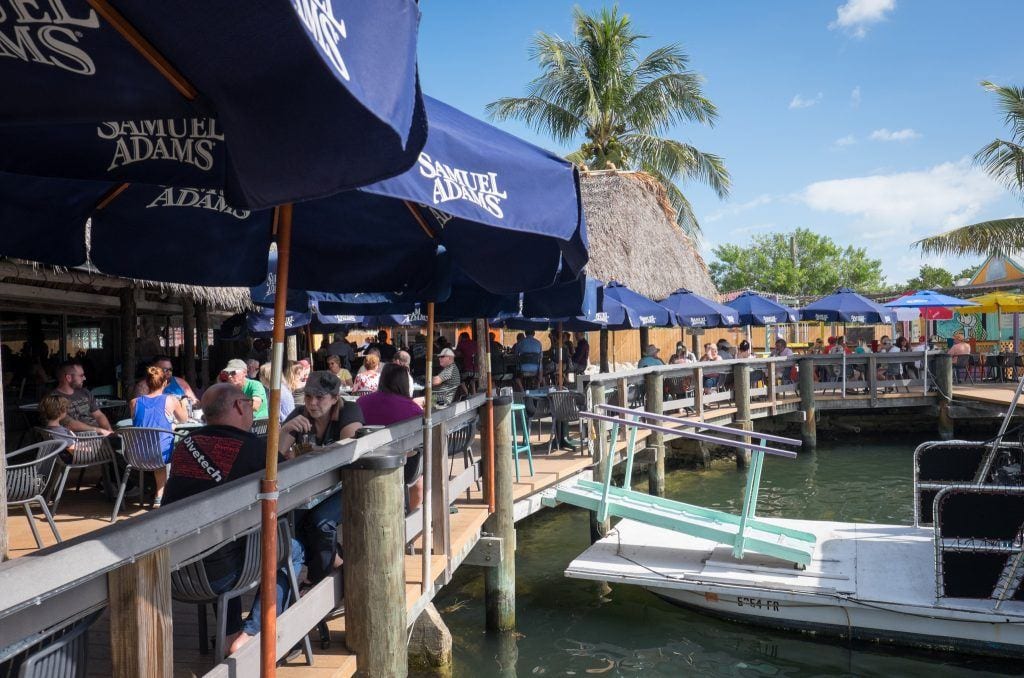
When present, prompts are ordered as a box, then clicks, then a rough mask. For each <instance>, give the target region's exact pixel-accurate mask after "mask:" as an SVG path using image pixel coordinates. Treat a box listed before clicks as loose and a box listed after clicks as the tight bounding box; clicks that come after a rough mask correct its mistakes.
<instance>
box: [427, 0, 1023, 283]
mask: <svg viewBox="0 0 1024 678" xmlns="http://www.w3.org/2000/svg"><path fill="white" fill-rule="evenodd" d="M576 4H579V5H580V6H582V7H583V8H584V9H587V10H590V9H596V8H600V7H602V6H604V5H605V4H607V3H603V2H589V1H588V2H579V3H571V2H557V1H554V0H519V1H518V2H493V1H491V2H489V1H487V0H472V1H464V0H420V6H421V10H422V13H423V19H422V24H421V29H420V50H419V58H420V74H421V79H422V81H423V86H424V89H425V91H427V92H428V93H430V94H431V95H432V96H435V97H438V98H440V99H443V100H445V101H447V102H449V103H451V104H453V105H455V106H457V107H459V108H461V109H462V110H464V111H466V112H468V113H471V114H473V115H477V116H479V117H484V106H485V105H486V104H487V103H488V102H490V101H493V100H494V99H496V98H498V97H501V96H511V95H518V94H522V93H523V91H524V88H525V85H526V83H527V82H528V81H529V80H530V79H532V78H533V77H535V76H536V74H537V69H536V65H535V64H534V63H533V62H532V61H530V60H529V54H528V49H529V45H530V41H531V38H532V37H533V36H534V35H535V34H536V32H537V31H541V30H543V31H547V32H550V33H556V34H559V35H562V36H563V37H569V36H570V35H571V30H572V24H571V17H572V8H573V6H574V5H576ZM619 8H620V10H621V11H623V12H625V13H628V14H629V15H630V16H631V18H632V19H633V22H634V26H635V27H636V29H637V30H638V32H641V33H643V34H646V35H649V36H650V40H648V41H647V48H646V49H651V48H653V47H655V46H659V45H662V44H667V43H672V42H675V43H679V44H681V45H682V46H683V48H684V50H685V51H686V52H688V53H689V54H690V57H691V65H692V68H693V69H694V70H695V71H697V72H699V73H701V74H702V75H703V76H704V77H705V78H706V85H705V93H706V94H707V95H708V96H709V97H710V98H711V99H712V101H714V102H715V104H716V105H717V106H718V108H719V112H720V118H719V121H718V123H717V124H716V125H715V127H713V128H704V127H697V126H693V125H685V126H679V127H676V128H674V129H672V130H671V131H670V133H669V136H672V137H675V138H679V139H682V140H685V141H687V142H689V143H692V144H694V145H695V146H697V147H698V148H700V149H702V150H704V151H707V152H712V153H717V154H719V155H721V156H723V157H724V158H725V160H726V163H727V166H728V168H729V170H730V172H731V173H732V177H733V191H732V195H731V197H730V198H728V199H727V200H725V201H722V200H719V199H718V198H717V197H716V196H715V195H714V194H713V193H712V192H711V191H709V190H707V189H705V188H704V187H702V186H700V185H696V184H692V185H684V186H683V189H684V192H685V193H686V194H687V196H688V197H689V198H690V200H691V202H692V203H693V205H694V209H695V211H696V213H697V216H698V218H699V219H700V221H701V224H702V226H703V229H704V242H703V249H704V252H705V255H706V256H710V250H711V248H712V247H713V246H714V245H716V244H719V243H725V242H732V243H737V244H747V243H748V242H749V240H750V238H751V236H752V235H753V234H756V233H764V232H769V231H776V230H778V231H788V230H792V229H794V228H796V227H807V228H811V229H812V230H815V231H818V232H821V233H826V234H828V235H829V236H831V237H832V238H833V239H835V240H836V241H838V242H840V243H842V244H853V245H856V246H859V247H865V248H867V250H868V252H869V254H870V255H871V256H873V257H876V258H879V259H881V260H882V262H883V264H884V270H885V274H886V277H887V279H888V280H889V281H890V282H900V281H904V280H906V279H907V278H910V277H912V276H913V275H915V274H916V273H917V269H918V267H919V266H920V264H921V263H922V262H927V263H932V264H941V265H945V266H947V267H948V268H950V269H951V270H952V271H953V272H954V273H956V272H958V271H959V270H961V269H962V268H963V267H965V266H967V265H970V264H972V263H976V261H978V260H976V259H969V260H952V259H947V260H942V259H940V258H935V257H929V258H927V259H925V258H923V257H922V256H921V255H920V253H919V252H918V251H917V250H915V249H913V248H912V247H911V243H912V242H913V241H914V240H916V239H918V238H920V237H923V236H926V235H929V234H932V233H936V232H939V231H942V230H945V229H947V228H951V227H954V226H957V225H963V224H966V223H973V222H976V221H981V220H984V219H991V218H997V217H1005V216H1011V215H1017V216H1019V215H1022V214H1024V206H1022V205H1021V203H1020V201H1019V200H1018V199H1017V198H1015V197H1014V196H1013V195H1011V194H1010V193H1009V192H1007V191H1006V190H1005V189H1003V188H1001V187H1000V186H997V185H995V184H994V183H993V182H991V181H990V180H989V179H988V178H987V177H986V176H985V175H984V173H982V172H981V171H980V170H978V169H977V168H974V167H972V166H971V163H970V158H971V156H972V155H973V154H974V152H975V151H976V150H978V149H979V148H981V147H982V146H983V145H985V144H986V143H988V142H989V141H990V140H992V139H993V138H996V137H997V136H1003V137H1005V136H1006V131H1005V128H1004V127H1003V125H1002V117H1001V115H1000V114H999V113H998V112H997V111H996V109H995V106H994V98H993V96H992V95H990V94H988V93H986V92H985V91H984V90H982V89H981V87H980V86H979V85H978V82H979V81H980V80H983V79H988V80H993V81H995V82H997V83H999V84H1012V85H1024V56H1022V54H1024V51H1022V50H1021V49H1020V43H1019V35H1020V31H1019V27H1020V26H1021V25H1022V23H1024V2H1020V1H1019V0H971V1H970V2H952V1H947V0H817V1H816V2H797V1H795V0H776V1H773V2H755V1H753V0H748V1H743V2H739V1H737V2H715V3H711V2H680V1H678V0H675V1H671V2H669V1H666V2H661V1H655V0H631V1H623V2H620V3H619ZM645 51H646V50H645ZM500 124H501V126H502V127H504V128H505V129H508V130H509V131H512V132H514V133H516V134H519V135H520V136H522V137H524V138H526V139H529V140H531V141H533V142H535V143H538V144H540V145H542V146H545V147H548V148H551V149H552V150H555V151H559V152H566V151H567V150H569V149H568V148H559V147H558V146H557V145H556V144H554V143H553V142H552V141H551V140H550V139H548V138H546V137H544V136H543V135H539V134H537V133H534V132H533V131H531V130H529V129H527V128H525V127H523V126H522V125H520V124H518V123H513V122H505V123H500Z"/></svg>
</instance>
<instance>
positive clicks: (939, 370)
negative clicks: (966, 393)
mask: <svg viewBox="0 0 1024 678" xmlns="http://www.w3.org/2000/svg"><path fill="white" fill-rule="evenodd" d="M932 359H933V360H934V361H935V362H934V363H933V364H934V365H935V390H936V391H938V393H937V399H938V401H939V439H941V440H951V439H952V438H953V418H952V417H951V416H950V414H949V404H950V402H951V401H952V400H953V356H951V355H949V354H948V353H938V354H936V355H934V356H932ZM925 369H928V366H927V365H925Z"/></svg>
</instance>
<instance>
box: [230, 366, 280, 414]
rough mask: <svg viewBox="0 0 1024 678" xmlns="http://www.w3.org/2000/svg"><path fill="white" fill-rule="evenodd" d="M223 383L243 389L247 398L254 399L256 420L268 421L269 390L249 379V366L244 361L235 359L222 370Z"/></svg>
mask: <svg viewBox="0 0 1024 678" xmlns="http://www.w3.org/2000/svg"><path fill="white" fill-rule="evenodd" d="M220 374H221V381H226V382H227V383H229V384H234V385H235V386H237V387H238V388H240V389H242V393H244V394H245V397H246V398H252V406H253V410H254V412H255V414H254V416H255V417H256V419H266V418H267V411H268V409H269V408H268V407H267V404H268V399H267V389H265V388H263V384H261V383H260V382H259V381H258V380H256V379H250V378H249V366H248V365H246V364H245V361H244V360H239V359H238V358H235V359H233V360H229V361H228V364H227V365H226V366H225V367H224V369H223V370H221V373H220Z"/></svg>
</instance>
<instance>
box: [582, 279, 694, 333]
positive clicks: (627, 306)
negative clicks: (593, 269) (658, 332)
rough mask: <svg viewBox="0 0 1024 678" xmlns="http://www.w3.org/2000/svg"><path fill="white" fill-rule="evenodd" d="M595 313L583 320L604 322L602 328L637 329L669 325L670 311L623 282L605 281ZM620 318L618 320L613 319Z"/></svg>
mask: <svg viewBox="0 0 1024 678" xmlns="http://www.w3.org/2000/svg"><path fill="white" fill-rule="evenodd" d="M598 306H599V308H598V312H597V313H595V314H594V316H593V317H589V316H586V317H584V318H583V319H585V320H589V321H592V322H596V323H600V324H604V325H605V326H606V327H605V329H609V330H618V329H623V330H624V329H636V328H639V327H671V326H672V325H673V324H674V318H673V317H672V312H671V311H670V310H669V309H667V308H665V307H664V306H663V305H661V304H659V303H656V302H654V301H652V300H650V299H648V298H647V297H645V296H644V295H642V294H640V293H638V292H634V291H633V290H631V289H629V288H628V287H626V286H625V285H623V284H622V283H618V282H615V281H612V282H609V283H606V284H605V285H604V287H603V288H602V289H601V293H600V294H599V295H598ZM619 317H623V320H622V321H621V322H616V319H617V318H619Z"/></svg>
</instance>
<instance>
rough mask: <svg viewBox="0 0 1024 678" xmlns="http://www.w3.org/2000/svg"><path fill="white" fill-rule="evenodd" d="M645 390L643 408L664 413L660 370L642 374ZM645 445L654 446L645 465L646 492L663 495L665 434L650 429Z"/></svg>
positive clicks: (654, 412) (663, 391) (663, 384)
mask: <svg viewBox="0 0 1024 678" xmlns="http://www.w3.org/2000/svg"><path fill="white" fill-rule="evenodd" d="M644 385H645V387H646V391H647V406H646V407H645V408H644V409H646V410H647V411H648V412H651V413H653V414H664V409H665V408H664V398H665V377H663V376H662V375H661V372H650V373H648V374H645V375H644ZM647 447H653V448H654V462H653V463H652V464H651V465H650V466H648V467H647V478H648V490H647V491H648V492H649V493H650V494H652V495H654V496H656V497H664V496H665V434H663V433H661V432H660V431H651V434H650V435H649V436H648V438H647Z"/></svg>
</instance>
